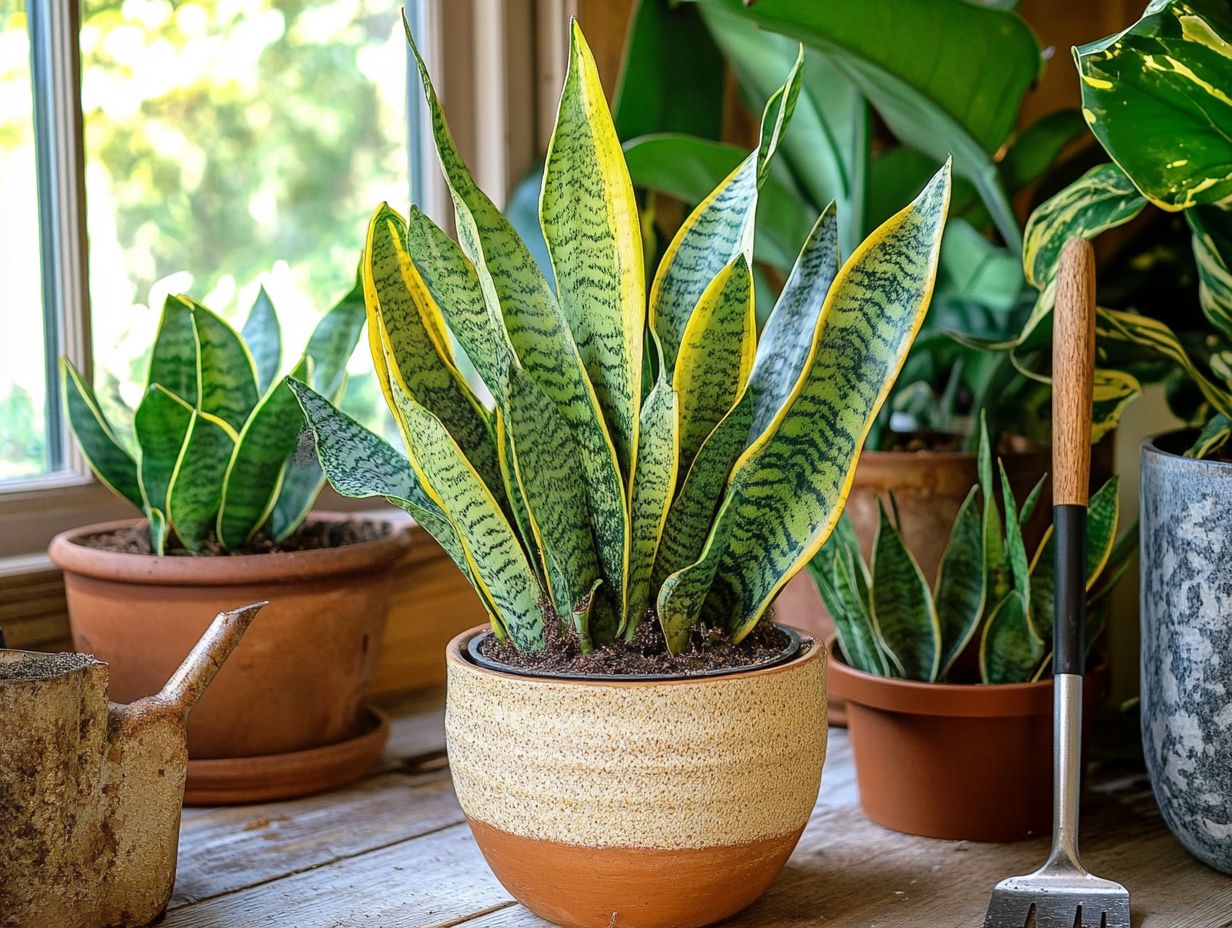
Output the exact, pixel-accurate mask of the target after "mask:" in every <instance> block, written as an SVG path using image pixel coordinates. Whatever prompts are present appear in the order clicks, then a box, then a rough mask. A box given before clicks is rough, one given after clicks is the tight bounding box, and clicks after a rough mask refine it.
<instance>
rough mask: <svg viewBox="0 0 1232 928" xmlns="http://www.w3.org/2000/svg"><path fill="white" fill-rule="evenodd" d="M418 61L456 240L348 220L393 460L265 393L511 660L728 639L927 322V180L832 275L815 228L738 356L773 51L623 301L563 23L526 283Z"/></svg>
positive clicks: (812, 545) (802, 538) (609, 219)
mask: <svg viewBox="0 0 1232 928" xmlns="http://www.w3.org/2000/svg"><path fill="white" fill-rule="evenodd" d="M409 39H410V36H409V32H408V40H409ZM411 45H412V49H413V50H414V43H413V42H412V43H411ZM416 55H418V53H417V52H416ZM419 67H420V75H421V78H422V83H423V87H424V92H425V96H426V99H427V103H428V109H429V112H430V114H431V118H432V126H433V133H434V137H435V142H436V148H437V153H438V155H439V158H440V162H441V167H442V169H443V173H444V176H445V179H446V181H447V183H448V186H449V189H450V192H451V194H452V198H453V204H454V214H455V220H456V224H457V229H458V239H459V244H455V243H454V241H453V240H451V239H450V238H449V237H448V236H447V235H446V234H445V233H444V232H442V231H441V230H440V229H439V228H438V227H437V226H436V225H434V224H433V223H432V222H431V221H430V220H429V219H428V218H427V217H426V216H425V215H424V214H423V213H422V212H420V211H419V210H418V209H416V208H414V207H412V208H411V210H410V213H409V215H408V216H407V217H406V218H405V219H403V218H402V217H401V216H399V215H398V214H397V213H396V212H394V211H393V210H391V209H390V208H389V207H387V206H385V205H382V206H380V207H379V208H378V209H377V210H376V212H375V214H374V216H373V219H372V223H371V225H370V226H369V229H368V237H367V242H366V246H365V250H364V260H363V265H362V268H363V279H364V293H365V298H366V301H367V307H368V319H369V326H368V332H369V339H370V345H371V348H372V355H373V361H374V364H375V367H376V370H377V373H378V378H379V379H380V381H381V382H382V383H383V385H384V388H385V391H386V398H387V401H388V403H389V407H390V409H391V410H392V412H393V414H394V417H395V419H396V420H397V423H398V426H399V429H400V431H401V433H402V436H403V439H404V443H405V446H406V455H405V456H403V455H402V454H401V453H399V452H398V451H396V450H395V449H393V448H392V447H390V446H389V445H388V444H386V443H385V442H383V441H382V440H381V439H379V438H378V437H377V436H375V435H373V434H371V433H370V432H368V431H366V430H364V429H363V428H362V427H360V426H359V425H358V424H357V423H355V422H354V421H353V420H351V419H349V418H348V417H347V416H345V415H344V414H342V413H341V412H339V411H338V410H336V409H335V408H333V407H332V406H331V405H330V403H329V402H328V401H327V400H326V399H325V398H324V397H322V396H320V395H318V393H317V392H316V391H314V390H312V389H310V388H309V387H307V386H306V385H304V384H301V383H297V382H295V381H294V380H291V381H289V383H290V384H291V386H292V388H293V389H294V391H295V393H296V395H297V396H298V397H299V399H300V402H301V404H302V406H303V409H304V412H305V414H306V417H307V420H308V422H309V424H310V426H311V429H312V431H313V434H314V436H315V438H316V447H317V453H318V456H319V458H320V461H321V464H322V466H323V468H324V470H325V473H326V474H327V476H328V477H329V479H330V481H331V483H332V484H333V485H334V487H335V488H336V489H337V490H338V491H339V492H340V493H343V494H344V495H348V496H361V497H362V496H383V497H386V498H387V499H390V500H391V501H393V502H394V503H396V504H397V505H399V506H401V507H403V508H404V509H406V510H407V511H409V512H410V513H412V514H413V515H414V516H415V518H416V519H417V520H418V521H419V523H420V524H421V525H423V527H424V528H425V529H427V531H429V532H430V533H431V534H432V535H433V536H434V537H435V538H436V539H437V540H438V541H439V542H440V543H441V545H442V547H443V548H444V549H445V550H446V551H447V552H448V553H449V554H450V556H451V557H452V558H453V560H454V561H455V562H456V563H457V564H458V566H459V568H460V569H461V570H462V572H463V573H464V574H465V575H466V576H467V578H468V579H469V580H470V581H471V583H472V584H473V585H474V587H475V589H476V591H477V593H478V595H479V596H480V599H481V600H482V602H483V603H484V605H485V606H486V608H487V610H488V612H489V614H490V616H491V622H492V627H493V630H494V632H495V633H496V634H497V635H498V636H499V637H501V638H508V639H509V640H511V641H512V643H513V645H515V646H516V647H517V648H519V649H521V650H523V651H531V652H533V651H538V650H541V649H542V648H544V646H545V644H546V642H547V641H548V639H549V638H550V637H552V635H553V634H554V629H555V628H556V627H559V628H560V629H561V630H562V631H566V632H568V633H569V634H571V635H572V636H574V637H575V638H576V640H577V642H578V645H579V646H580V647H581V648H582V649H590V648H592V647H594V646H596V645H602V644H607V643H609V642H613V641H617V640H619V639H621V638H623V639H630V638H632V636H633V635H634V633H635V632H636V630H637V629H638V627H639V624H640V623H642V622H643V620H644V619H646V618H647V617H648V616H651V617H655V618H657V621H658V623H659V625H660V626H661V629H662V633H663V636H664V639H665V642H666V646H667V648H668V649H669V650H670V651H671V652H672V653H679V652H680V651H682V650H683V649H684V648H685V647H686V646H687V645H688V644H689V643H690V639H691V637H692V636H693V633H694V630H695V629H696V628H699V627H702V626H704V627H706V628H708V629H711V630H714V631H716V632H718V633H719V634H720V635H721V636H722V637H723V638H725V639H726V640H727V641H730V642H732V643H738V642H740V641H741V640H742V639H743V638H744V637H745V636H746V635H747V634H748V633H749V632H750V631H751V630H752V629H753V627H754V626H755V625H756V624H757V622H758V621H759V620H760V619H761V617H762V616H763V614H764V613H765V612H766V610H767V608H768V606H769V605H770V603H771V601H772V600H773V599H774V597H775V595H776V594H777V593H778V591H779V590H780V589H781V588H782V586H783V584H784V583H786V581H787V580H788V578H789V577H790V576H792V574H793V573H794V572H796V571H797V570H799V569H801V568H802V567H803V566H804V564H805V563H806V562H807V561H808V559H809V557H811V556H812V554H813V553H814V552H815V551H816V550H817V548H818V547H820V545H821V544H822V543H823V542H824V541H825V539H826V537H827V535H828V534H829V533H830V531H831V530H832V528H833V525H834V523H835V521H836V519H837V517H838V514H839V511H840V509H841V508H842V505H843V500H844V497H845V495H846V492H847V488H848V486H849V484H850V481H851V476H852V471H853V468H854V463H855V460H856V456H857V454H858V451H859V448H860V444H861V441H862V439H863V436H864V435H865V433H866V432H867V430H868V428H869V425H870V423H871V422H872V420H873V418H874V416H875V415H876V412H877V409H878V408H879V406H880V405H881V403H882V402H883V401H884V398H885V395H886V393H887V391H888V389H889V386H890V384H891V382H892V381H893V379H894V376H895V374H896V373H897V371H898V369H899V366H900V365H901V363H902V360H903V357H904V356H905V354H906V351H907V348H908V346H909V345H910V343H911V340H912V338H913V337H914V335H915V332H916V330H917V328H918V327H919V325H920V322H921V320H922V318H923V316H924V313H925V311H926V309H927V305H928V299H929V295H930V293H931V290H932V285H933V280H934V276H935V273H936V263H937V254H938V250H939V247H940V241H941V234H942V230H943V227H944V223H945V215H946V208H947V204H948V199H949V189H950V182H949V166H948V164H947V165H946V166H944V167H942V169H941V170H940V171H938V172H937V173H936V175H935V176H934V177H933V178H932V179H931V180H930V181H929V182H928V183H927V184H926V185H925V186H924V189H923V191H922V192H921V193H920V194H919V196H917V197H916V198H915V200H914V201H912V202H911V203H910V204H909V205H908V206H906V207H905V208H903V209H901V210H900V211H899V212H898V213H896V214H895V215H894V216H892V217H891V218H890V219H889V220H887V221H886V222H885V223H884V224H882V226H881V227H880V228H878V229H877V231H876V232H874V234H873V235H871V236H870V237H869V238H868V239H866V240H865V241H864V242H863V243H862V244H861V245H860V246H859V247H858V248H857V249H856V250H855V252H854V254H853V255H852V256H851V257H850V258H849V259H848V260H847V261H846V262H845V263H843V264H842V265H841V267H840V263H839V260H838V247H837V236H838V226H837V217H836V213H835V210H834V209H833V208H829V209H827V210H825V211H824V212H823V213H822V215H821V217H820V218H819V219H818V220H817V222H816V223H815V224H814V225H813V227H812V230H811V232H810V234H809V236H808V238H807V239H806V240H805V242H804V244H803V247H802V249H801V251H800V256H799V258H798V260H797V262H796V264H795V266H794V268H793V270H792V273H791V276H790V278H789V280H788V283H787V285H786V286H785V288H784V290H783V293H782V295H781V296H780V298H779V300H778V303H777V305H776V307H775V309H774V312H773V313H772V314H771V316H770V319H769V321H768V322H767V324H766V327H765V329H764V331H763V332H762V334H761V337H760V339H759V338H758V335H757V331H756V326H755V325H754V316H753V312H754V310H753V289H752V288H753V282H752V275H751V271H750V259H751V256H752V252H753V249H754V248H755V236H754V216H755V213H756V208H757V202H758V197H759V191H760V189H761V188H762V187H763V185H764V183H765V181H766V178H767V177H768V176H769V173H770V170H771V166H772V164H773V162H774V159H775V156H776V153H777V151H778V150H779V148H780V147H781V144H782V142H783V139H784V137H785V135H784V133H785V132H786V130H787V127H788V123H789V121H790V119H791V117H792V114H793V111H794V109H795V105H796V101H797V98H798V96H799V93H800V90H801V86H802V77H803V63H802V61H801V60H800V58H799V57H797V59H796V60H795V61H794V63H793V64H792V66H791V68H790V71H789V72H788V76H787V80H786V82H785V83H784V84H782V85H781V86H780V87H779V88H778V90H777V91H776V92H775V93H774V94H772V95H771V98H770V100H769V102H768V104H767V106H766V108H765V111H764V114H763V117H762V123H761V133H760V144H759V145H758V148H757V150H756V151H754V152H752V153H750V154H748V155H747V156H746V157H745V158H744V159H743V160H742V161H741V162H740V164H739V165H738V166H737V167H736V168H735V170H733V171H732V172H731V173H730V174H728V175H727V177H726V178H724V179H723V180H722V182H721V183H719V185H718V186H717V187H716V188H715V189H714V190H713V191H712V193H711V194H710V196H709V197H707V198H706V199H705V200H704V201H703V202H702V204H701V205H700V206H699V207H698V208H697V209H696V210H694V211H693V213H692V214H691V215H690V216H689V218H688V219H687V220H686V221H685V222H684V224H683V225H682V226H681V228H680V230H679V232H678V233H677V235H676V237H675V238H674V239H673V241H672V242H671V244H670V245H669V246H668V248H667V250H666V253H665V256H664V259H663V261H662V262H661V263H660V265H659V269H658V272H657V273H656V274H655V276H654V278H653V281H652V282H651V284H650V286H649V290H648V291H647V287H646V276H645V270H644V265H643V261H644V258H643V249H642V240H641V228H642V226H641V223H640V222H639V216H638V208H637V203H636V200H635V198H634V192H633V187H632V184H631V182H630V180H629V174H628V169H627V167H626V164H625V159H624V156H623V153H622V150H621V147H620V143H619V141H618V139H617V136H616V132H615V128H614V126H613V122H612V117H611V114H610V112H609V110H608V106H607V103H606V100H605V98H604V95H603V88H602V86H601V85H600V83H599V77H598V73H597V71H596V69H595V64H594V60H593V58H592V56H591V53H590V51H589V49H588V47H587V45H586V42H585V40H584V39H583V37H582V35H581V32H580V30H578V29H577V27H576V25H575V26H574V28H573V30H572V37H571V43H570V51H569V68H568V72H567V76H566V80H565V87H564V91H563V93H562V95H561V100H560V107H559V111H558V116H557V123H556V127H555V131H554V133H553V136H552V141H551V145H550V148H549V153H548V158H547V163H546V167H545V171H544V175H543V181H542V191H541V196H540V207H539V215H540V223H541V226H542V232H543V237H544V241H545V243H546V248H547V252H548V254H549V255H550V259H551V263H552V266H553V268H554V271H555V274H554V277H555V288H554V289H553V287H551V286H550V285H549V284H548V282H547V280H546V278H545V277H544V275H543V274H542V273H541V271H540V269H539V265H538V264H537V263H536V262H535V260H534V259H533V258H532V257H531V254H530V252H529V250H528V248H527V246H526V245H525V244H524V242H523V241H522V239H521V238H520V237H519V236H518V235H517V234H516V233H515V232H514V230H513V227H512V225H511V224H510V222H509V220H508V219H507V218H506V217H505V216H504V215H502V213H501V212H500V211H499V210H498V209H497V208H496V206H495V205H494V204H493V203H492V201H491V200H490V199H489V198H488V197H487V196H486V195H485V194H484V193H483V192H482V191H481V190H480V189H479V188H478V186H476V184H475V181H474V179H473V178H472V176H471V174H470V172H469V171H468V170H467V168H466V165H465V164H464V163H463V161H462V160H461V158H460V156H459V155H458V152H457V149H456V148H455V146H454V143H453V140H452V138H451V136H450V133H449V129H448V127H447V126H446V123H445V119H444V114H443V112H442V110H441V107H440V103H439V101H438V99H437V96H436V93H435V91H434V90H433V87H432V83H431V80H430V78H429V75H428V73H427V70H426V68H425V67H424V65H423V63H422V61H420V64H419ZM451 336H452V337H451ZM454 341H456V343H457V345H458V347H460V349H461V352H462V353H464V354H465V356H466V358H467V359H468V360H469V362H470V363H471V364H472V365H473V367H474V369H475V371H476V372H477V373H478V376H479V378H480V379H481V380H482V383H483V385H484V386H485V387H486V388H487V392H488V393H489V394H490V395H491V397H492V405H491V406H488V405H486V404H485V403H484V402H481V401H480V399H479V397H478V396H477V395H476V393H475V392H474V390H473V389H472V386H471V384H469V383H468V382H467V381H466V379H465V378H464V377H463V376H462V375H461V374H460V372H459V359H458V357H457V356H456V355H455V354H454V346H453V343H454ZM554 623H559V626H557V625H555V624H554Z"/></svg>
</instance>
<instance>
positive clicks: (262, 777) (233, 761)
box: [184, 706, 389, 806]
mask: <svg viewBox="0 0 1232 928" xmlns="http://www.w3.org/2000/svg"><path fill="white" fill-rule="evenodd" d="M388 737H389V719H388V718H387V717H386V716H385V713H384V712H382V711H381V710H380V709H375V708H373V707H372V706H365V707H364V709H363V718H362V720H361V722H360V730H359V734H357V735H356V736H355V737H354V738H348V739H347V740H346V741H339V742H338V743H337V744H327V745H325V746H324V747H319V748H309V749H308V750H306V751H291V752H289V753H286V754H266V755H265V756H263V757H227V758H209V759H206V760H190V761H189V762H188V781H187V783H186V784H185V786H184V805H186V806H222V805H243V804H245V803H250V802H269V801H271V800H274V799H291V798H293V797H296V796H306V795H308V794H309V793H319V792H323V791H324V790H327V789H334V788H335V787H338V786H344V785H346V784H347V783H353V782H355V781H356V780H358V779H359V778H360V777H362V776H363V775H364V774H366V773H367V772H368V771H370V770H371V769H372V768H373V767H374V766H376V763H377V761H378V760H380V758H381V751H382V750H383V749H384V747H385V741H386V739H387V738H388Z"/></svg>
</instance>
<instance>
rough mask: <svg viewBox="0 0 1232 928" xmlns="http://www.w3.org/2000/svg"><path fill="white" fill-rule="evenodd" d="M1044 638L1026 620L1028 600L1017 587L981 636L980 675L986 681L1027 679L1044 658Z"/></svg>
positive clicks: (996, 611)
mask: <svg viewBox="0 0 1232 928" xmlns="http://www.w3.org/2000/svg"><path fill="white" fill-rule="evenodd" d="M1044 651H1045V648H1044V642H1043V641H1042V640H1041V639H1040V638H1038V637H1037V636H1036V634H1035V632H1034V631H1033V630H1032V628H1031V623H1030V622H1029V621H1028V620H1027V601H1026V599H1025V598H1024V597H1023V596H1022V594H1021V593H1019V592H1018V591H1017V590H1012V591H1011V592H1009V593H1008V594H1006V596H1005V598H1004V599H1003V600H1001V602H1000V603H998V604H997V605H996V606H995V607H994V608H993V610H992V613H991V614H990V615H989V617H988V621H987V622H986V623H985V624H984V635H983V637H982V638H981V639H980V679H981V680H983V682H985V683H1026V682H1028V681H1029V680H1031V679H1032V678H1033V677H1034V675H1035V671H1036V669H1037V668H1038V667H1039V665H1040V661H1041V660H1043V658H1044Z"/></svg>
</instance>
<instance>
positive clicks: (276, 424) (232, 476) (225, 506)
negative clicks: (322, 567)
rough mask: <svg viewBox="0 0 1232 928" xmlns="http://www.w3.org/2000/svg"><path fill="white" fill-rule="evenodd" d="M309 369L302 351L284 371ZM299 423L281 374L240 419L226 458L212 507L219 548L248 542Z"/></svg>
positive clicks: (303, 375)
mask: <svg viewBox="0 0 1232 928" xmlns="http://www.w3.org/2000/svg"><path fill="white" fill-rule="evenodd" d="M310 371H311V362H310V361H309V360H308V358H306V357H305V358H302V359H300V362H299V363H298V364H297V365H295V369H294V370H293V371H291V374H290V376H291V377H292V378H293V379H295V380H299V381H308V380H310V379H311V378H310ZM302 424H303V419H302V418H301V416H300V414H299V403H298V401H297V400H296V398H295V394H294V393H292V392H291V388H290V387H288V386H287V384H286V381H285V380H280V381H278V382H277V383H275V384H274V385H273V386H272V387H270V389H269V390H268V391H266V394H265V396H263V397H262V398H261V401H260V402H259V403H258V404H257V408H256V409H254V410H253V412H252V415H251V416H249V417H248V421H246V422H245V423H244V427H243V428H242V429H241V430H240V433H239V438H238V440H237V441H236V443H235V450H234V452H233V453H232V455H231V459H230V461H229V463H228V464H227V468H226V475H225V477H224V478H223V488H222V500H221V503H220V505H219V507H218V541H219V543H220V544H221V545H222V546H223V547H224V548H230V549H236V548H242V547H243V546H244V545H246V544H248V542H250V541H251V540H252V537H253V536H254V535H255V534H256V533H257V530H258V529H259V528H260V527H261V526H262V525H263V524H264V523H265V520H266V519H267V518H268V517H269V515H270V513H271V512H272V510H273V508H274V504H275V503H276V502H277V501H278V495H279V492H280V490H281V483H282V478H283V471H284V469H285V467H286V463H287V459H288V458H289V457H290V456H291V453H292V452H293V451H294V450H295V444H296V439H297V438H298V436H299V430H300V426H301V425H302ZM172 521H173V522H174V515H173V517H172Z"/></svg>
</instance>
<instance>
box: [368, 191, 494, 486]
mask: <svg viewBox="0 0 1232 928" xmlns="http://www.w3.org/2000/svg"><path fill="white" fill-rule="evenodd" d="M405 242H406V223H405V222H403V221H402V217H401V216H399V215H398V214H397V213H396V212H395V211H394V210H392V209H390V208H389V206H388V205H386V204H384V203H382V204H381V205H380V206H379V207H377V209H376V212H375V213H374V214H373V216H372V220H371V222H369V224H368V235H367V239H366V242H365V244H364V257H363V276H364V289H365V291H366V292H367V293H368V294H369V300H368V311H369V313H370V314H371V316H372V318H370V320H369V326H373V325H375V327H376V330H377V333H378V336H379V338H380V340H381V343H382V346H383V348H384V351H385V366H386V370H387V372H388V375H389V377H390V378H391V379H394V378H396V379H397V380H398V383H399V385H400V386H402V388H403V389H405V390H406V391H407V392H408V393H409V394H410V395H411V396H412V397H413V398H414V399H415V401H416V402H417V403H419V404H420V405H421V406H423V407H425V408H426V409H428V410H429V411H430V412H432V414H433V415H435V416H436V417H437V418H438V419H440V420H441V421H442V422H448V423H449V425H448V428H449V431H450V434H451V435H452V436H453V438H454V440H455V441H456V442H457V443H458V447H460V448H461V449H462V451H463V452H464V453H465V454H466V456H467V459H468V460H469V461H470V462H471V464H472V465H473V466H474V468H475V470H476V471H478V472H479V476H480V477H482V478H483V481H484V483H485V484H487V486H488V487H489V488H490V489H492V490H493V491H494V493H495V495H496V497H497V499H498V501H499V500H502V499H503V495H504V494H503V490H502V487H501V480H500V465H499V463H498V461H497V458H496V447H495V446H494V445H493V443H492V435H491V432H490V431H489V428H488V421H487V415H486V413H485V411H484V409H483V407H482V406H481V405H480V403H479V401H478V400H477V399H476V398H475V396H474V395H473V394H472V393H471V390H470V387H469V386H468V385H467V383H466V380H465V378H464V377H463V376H462V374H461V372H459V370H458V368H457V366H456V365H455V364H454V360H453V352H452V347H451V344H450V341H449V332H448V330H447V329H446V327H445V320H444V318H443V317H442V315H441V311H440V309H439V307H438V306H437V304H436V301H435V300H434V299H433V298H432V295H431V293H430V292H429V291H428V288H427V286H425V284H424V282H423V279H422V278H421V277H420V276H419V272H418V271H417V270H416V269H415V265H414V264H413V263H412V262H411V258H410V255H409V253H408V252H407V248H406V244H405Z"/></svg>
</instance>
